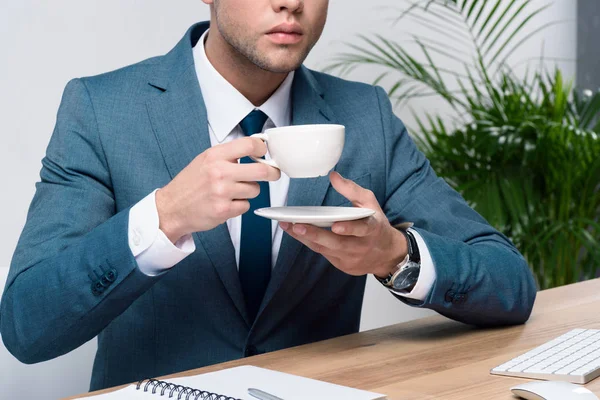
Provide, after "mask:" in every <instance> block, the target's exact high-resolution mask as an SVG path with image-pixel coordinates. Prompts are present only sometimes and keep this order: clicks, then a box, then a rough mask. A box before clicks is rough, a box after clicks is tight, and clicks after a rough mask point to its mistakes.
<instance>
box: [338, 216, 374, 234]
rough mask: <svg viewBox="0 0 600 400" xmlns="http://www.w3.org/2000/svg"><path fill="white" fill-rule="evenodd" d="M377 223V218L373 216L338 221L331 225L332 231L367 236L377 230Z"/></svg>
mask: <svg viewBox="0 0 600 400" xmlns="http://www.w3.org/2000/svg"><path fill="white" fill-rule="evenodd" d="M377 223H378V222H377V219H376V218H374V217H372V216H371V217H368V218H363V219H359V220H356V221H345V222H336V223H334V224H333V226H332V227H331V231H332V232H333V233H335V234H337V235H342V236H356V237H365V236H369V235H370V234H372V233H373V232H374V231H375V229H376V228H377Z"/></svg>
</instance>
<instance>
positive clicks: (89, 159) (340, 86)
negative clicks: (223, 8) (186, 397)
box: [0, 23, 536, 389]
mask: <svg viewBox="0 0 600 400" xmlns="http://www.w3.org/2000/svg"><path fill="white" fill-rule="evenodd" d="M207 26H208V24H207V23H203V24H198V25H195V26H193V27H192V28H191V29H190V30H189V31H188V32H187V34H186V35H185V37H184V38H183V39H182V40H181V41H180V43H179V44H178V45H177V46H176V47H175V48H174V49H173V50H172V51H171V52H169V53H168V54H167V55H165V56H162V57H156V58H152V59H149V60H146V61H144V62H141V63H139V64H136V65H133V66H130V67H127V68H124V69H120V70H118V71H114V72H111V73H107V74H104V75H100V76H95V77H90V78H84V79H75V80H73V81H71V82H70V83H69V84H68V85H67V87H66V89H65V93H64V96H63V99H62V104H61V106H60V109H59V112H58V117H57V123H56V128H55V130H54V133H53V135H52V139H51V140H50V144H49V146H48V149H47V153H46V157H45V158H44V159H43V168H42V170H41V182H39V183H37V185H36V189H37V190H36V193H35V197H34V199H33V201H32V203H31V207H30V209H29V214H28V217H27V223H26V225H25V228H24V230H23V233H22V235H21V237H20V240H19V243H18V246H17V249H16V251H15V253H14V257H13V260H12V265H11V269H10V274H9V278H8V282H7V285H6V289H5V292H4V295H3V298H2V303H1V310H0V318H1V319H0V326H1V332H2V339H3V340H4V342H5V344H6V347H7V348H8V349H9V350H10V351H11V352H12V353H13V354H14V355H15V356H16V357H17V358H18V359H19V360H21V361H23V362H25V363H35V362H40V361H44V360H48V359H51V358H54V357H57V356H59V355H62V354H65V353H67V352H69V351H71V350H73V349H75V348H76V347H78V346H80V345H81V344H83V343H85V342H86V341H88V340H90V339H92V338H93V337H95V336H96V335H98V352H97V355H96V359H95V362H94V370H93V376H92V382H91V389H100V388H104V387H108V386H114V385H118V384H122V383H126V382H132V381H135V380H137V379H141V378H144V377H155V376H160V375H165V374H168V373H172V372H176V371H182V370H187V369H191V368H196V367H201V366H204V365H209V364H213V363H218V362H222V361H227V360H231V359H235V358H239V357H243V356H247V355H252V354H257V353H261V352H266V351H273V350H277V349H282V348H285V347H290V346H296V345H300V344H304V343H309V342H314V341H317V340H323V339H328V338H332V337H335V336H340V335H345V334H349V333H353V332H357V331H358V327H359V320H360V311H361V304H362V300H363V293H364V288H365V277H364V276H362V277H355V276H349V275H346V274H344V273H343V272H340V271H339V270H337V269H336V268H334V267H333V266H332V265H331V264H329V263H328V262H327V260H325V259H324V258H323V257H322V256H320V255H319V254H315V253H314V252H312V251H311V250H309V249H308V248H306V247H304V246H302V245H301V244H300V243H298V242H297V241H295V240H294V239H292V238H291V237H289V236H287V235H285V236H284V238H283V242H282V245H281V251H280V254H279V257H278V259H277V264H276V266H275V268H274V270H273V275H272V279H271V281H270V283H269V286H268V289H267V293H266V296H265V299H264V301H263V304H262V306H261V309H260V311H259V314H258V317H257V318H256V320H254V321H251V320H250V319H249V318H248V316H247V313H246V310H245V306H244V300H243V297H242V291H241V289H240V282H239V279H238V275H237V268H236V263H235V257H234V249H233V246H232V243H231V240H230V238H229V234H228V231H227V226H226V225H225V224H223V225H220V226H219V227H217V228H215V229H213V230H211V231H208V232H202V233H197V234H194V240H195V243H196V247H197V250H196V251H195V252H194V253H193V254H192V255H190V256H189V257H188V258H186V259H185V260H183V261H182V262H181V263H179V264H178V265H176V266H175V267H174V268H173V269H172V270H171V271H170V272H168V273H166V274H164V275H162V276H159V277H149V276H146V275H144V274H143V273H141V272H140V271H139V270H138V268H137V265H136V261H135V258H134V257H133V255H132V253H131V251H130V248H129V245H128V237H127V232H128V227H127V224H128V214H129V209H130V207H131V206H132V205H134V204H136V203H137V202H138V201H139V200H140V199H142V198H143V197H144V196H146V195H147V194H148V193H150V192H151V191H152V190H154V189H155V188H158V187H162V186H164V185H166V184H167V183H168V182H169V181H170V180H171V179H173V177H174V176H175V175H177V173H178V172H179V171H181V170H182V169H183V168H184V167H185V166H186V165H187V164H188V163H189V162H190V161H192V159H193V158H194V157H195V156H197V155H198V154H200V153H201V152H203V151H204V150H206V149H207V148H209V147H210V140H209V135H208V128H207V117H206V111H205V106H204V103H203V98H202V93H201V91H200V88H199V84H198V80H197V76H196V72H195V69H194V60H193V57H192V46H193V45H195V43H196V42H197V41H198V39H199V37H200V35H201V34H202V33H203V31H204V30H205V29H206V28H207ZM292 93H293V94H292V96H293V100H292V101H293V124H320V123H338V124H342V125H345V126H346V135H347V136H346V146H345V148H344V152H343V154H342V157H341V159H340V161H339V163H338V165H337V167H336V170H338V171H339V172H340V173H341V174H342V175H344V176H345V177H348V178H351V179H353V180H354V181H356V182H357V183H358V184H360V185H361V186H363V187H366V188H368V189H370V190H372V191H373V192H374V193H375V195H376V197H377V199H378V201H379V203H380V204H381V206H382V208H383V209H384V211H385V213H386V215H387V217H388V218H389V220H390V221H391V222H392V223H393V224H396V223H400V222H403V221H412V222H414V223H415V226H416V228H417V230H418V232H419V233H420V234H421V235H422V237H423V239H424V240H425V242H426V243H427V246H428V248H429V250H430V252H431V255H432V257H433V260H434V263H435V267H436V272H437V280H436V282H435V285H434V287H433V289H432V290H431V293H430V294H429V296H428V297H427V299H426V300H425V301H424V302H422V303H418V304H416V303H415V302H411V303H412V304H413V305H415V306H418V307H427V308H431V309H434V310H436V311H437V312H439V313H441V314H443V315H446V316H448V317H450V318H453V319H456V320H459V321H463V322H465V323H469V324H475V325H501V324H518V323H523V322H524V321H525V320H527V318H528V316H529V314H530V312H531V308H532V305H533V301H534V298H535V293H536V289H535V284H534V280H533V278H532V275H531V273H530V271H529V269H528V267H527V264H526V263H525V261H524V260H523V258H522V256H521V255H520V254H519V252H518V251H517V250H516V249H515V248H514V247H513V245H512V244H511V243H510V242H509V241H508V240H507V239H506V238H505V237H503V236H502V235H501V234H499V233H498V232H497V231H496V230H494V229H493V228H492V227H490V226H489V225H488V224H487V223H486V221H485V220H483V218H481V217H480V216H479V215H478V214H477V213H475V212H474V211H473V210H472V209H471V208H470V207H469V206H468V205H467V204H466V203H465V201H464V200H463V199H462V198H461V196H460V195H459V194H457V193H456V192H455V191H454V190H452V189H451V188H450V187H449V186H448V185H447V184H446V183H445V182H444V181H443V180H442V179H440V178H438V177H436V175H435V174H434V172H433V171H432V169H431V168H430V166H429V163H428V161H427V160H426V158H425V157H424V156H423V154H421V153H420V152H419V151H418V150H417V149H416V148H415V146H414V144H413V142H412V141H411V139H410V137H409V135H408V134H407V132H406V129H405V128H404V126H403V124H402V123H401V122H400V120H399V119H398V118H396V117H395V116H394V114H393V112H392V108H391V105H390V102H389V100H388V99H387V97H386V94H385V92H384V91H383V90H382V89H381V88H375V87H372V86H369V85H365V84H361V83H354V82H348V81H344V80H341V79H338V78H335V77H332V76H328V75H325V74H322V73H318V72H314V71H309V70H308V69H306V68H304V67H301V68H300V69H299V70H298V71H297V73H296V76H295V79H294V83H293V89H292ZM288 204H289V205H315V206H316V205H331V206H340V205H347V204H348V202H347V200H346V199H344V198H343V197H342V196H341V195H339V194H338V193H337V192H336V191H335V190H334V189H333V188H332V187H331V186H330V184H329V181H328V178H327V177H321V178H316V179H293V180H292V181H291V185H290V189H289V197H288ZM400 300H402V301H405V302H409V301H408V300H405V299H400Z"/></svg>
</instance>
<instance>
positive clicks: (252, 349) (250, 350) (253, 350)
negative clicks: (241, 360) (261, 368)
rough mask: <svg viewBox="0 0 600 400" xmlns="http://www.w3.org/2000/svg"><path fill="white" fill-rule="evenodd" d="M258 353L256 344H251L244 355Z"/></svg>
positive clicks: (249, 355) (248, 355)
mask: <svg viewBox="0 0 600 400" xmlns="http://www.w3.org/2000/svg"><path fill="white" fill-rule="evenodd" d="M257 354H258V349H257V348H256V346H253V345H249V346H247V347H246V349H245V350H244V357H251V356H255V355H257Z"/></svg>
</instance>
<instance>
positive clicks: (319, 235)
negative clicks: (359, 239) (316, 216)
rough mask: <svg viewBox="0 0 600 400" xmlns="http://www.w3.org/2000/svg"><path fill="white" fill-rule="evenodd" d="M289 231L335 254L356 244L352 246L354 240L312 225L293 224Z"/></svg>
mask: <svg viewBox="0 0 600 400" xmlns="http://www.w3.org/2000/svg"><path fill="white" fill-rule="evenodd" d="M291 230H292V232H293V233H294V234H296V235H298V236H299V237H302V238H305V239H306V240H309V241H311V242H313V243H315V244H317V245H320V246H322V247H324V248H326V249H329V250H331V251H333V252H335V253H339V252H342V251H345V250H346V249H348V248H350V247H351V246H354V245H356V244H357V243H354V244H353V242H354V240H353V238H352V237H348V236H340V235H337V234H335V233H333V232H331V231H329V230H326V229H322V228H319V227H316V226H313V225H305V224H295V225H294V226H293V227H292V229H291ZM338 255H339V254H338Z"/></svg>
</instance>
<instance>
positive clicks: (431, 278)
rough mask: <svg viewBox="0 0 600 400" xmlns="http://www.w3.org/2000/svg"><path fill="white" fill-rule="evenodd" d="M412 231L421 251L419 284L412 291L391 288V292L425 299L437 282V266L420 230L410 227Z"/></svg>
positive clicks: (416, 298)
mask: <svg viewBox="0 0 600 400" xmlns="http://www.w3.org/2000/svg"><path fill="white" fill-rule="evenodd" d="M409 231H410V233H412V234H413V236H414V237H415V239H416V241H417V246H418V247H419V253H420V255H421V270H420V271H419V278H418V279H417V284H416V285H415V287H414V288H413V289H412V291H410V292H406V291H401V290H393V289H389V290H390V292H393V293H395V294H397V295H399V296H402V297H407V298H409V299H414V300H420V301H425V299H426V298H427V296H428V295H429V292H430V291H431V288H432V287H433V284H434V283H435V278H436V276H437V275H436V272H435V266H434V265H433V259H432V258H431V253H429V249H428V248H427V245H426V244H425V241H424V240H423V238H422V237H421V235H419V232H417V231H415V230H414V229H409Z"/></svg>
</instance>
